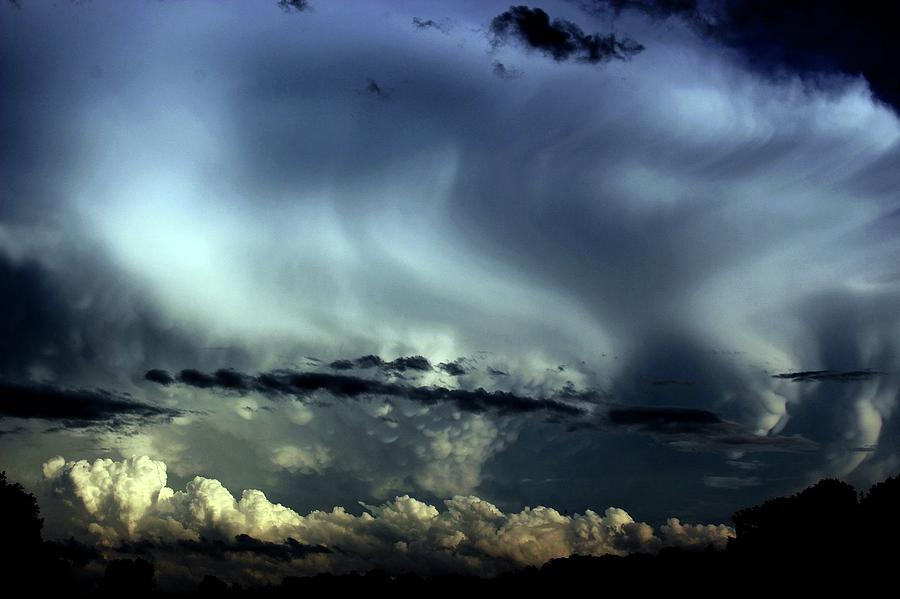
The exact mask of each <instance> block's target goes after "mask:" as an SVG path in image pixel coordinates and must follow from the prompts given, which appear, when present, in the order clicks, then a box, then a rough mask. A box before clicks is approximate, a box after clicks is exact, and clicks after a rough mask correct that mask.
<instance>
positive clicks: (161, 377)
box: [144, 368, 175, 385]
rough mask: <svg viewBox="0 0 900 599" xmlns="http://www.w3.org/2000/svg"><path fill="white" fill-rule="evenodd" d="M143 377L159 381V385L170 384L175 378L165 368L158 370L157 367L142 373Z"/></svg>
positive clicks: (155, 381)
mask: <svg viewBox="0 0 900 599" xmlns="http://www.w3.org/2000/svg"><path fill="white" fill-rule="evenodd" d="M144 378H145V379H147V380H148V381H153V382H154V383H159V384H160V385H171V384H172V383H174V382H175V379H174V378H172V375H171V374H169V373H168V372H166V371H165V370H160V369H158V368H153V369H151V370H148V371H147V373H146V374H145V375H144Z"/></svg>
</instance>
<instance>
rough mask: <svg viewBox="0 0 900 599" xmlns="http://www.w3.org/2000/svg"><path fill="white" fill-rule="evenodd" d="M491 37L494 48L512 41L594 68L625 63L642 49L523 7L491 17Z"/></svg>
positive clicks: (625, 41) (613, 37)
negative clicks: (585, 63) (593, 65)
mask: <svg viewBox="0 0 900 599" xmlns="http://www.w3.org/2000/svg"><path fill="white" fill-rule="evenodd" d="M491 33H492V34H493V35H494V44H495V45H501V44H504V43H506V42H508V41H510V40H513V41H516V42H518V43H520V44H522V45H524V46H525V47H527V48H530V49H534V50H538V51H539V52H542V53H544V54H547V55H549V56H552V57H553V59H554V60H557V61H560V62H562V61H566V60H570V59H574V60H578V61H582V62H589V63H591V64H597V63H600V62H607V61H609V60H612V59H617V60H627V59H629V58H631V57H632V56H634V55H635V54H638V53H640V52H641V50H643V49H644V47H643V46H641V45H640V44H639V43H637V42H636V41H634V40H632V39H630V38H627V37H626V38H621V39H620V38H618V37H616V35H615V34H614V33H610V34H608V35H602V34H600V33H593V34H586V33H585V32H584V31H583V30H582V29H581V27H579V26H578V25H577V24H575V23H573V22H571V21H567V20H565V19H553V21H551V20H550V15H548V14H547V13H546V12H544V11H543V10H541V9H540V8H529V7H527V6H511V7H510V8H509V10H507V11H505V12H503V13H501V14H499V15H497V16H496V17H494V19H493V20H492V21H491Z"/></svg>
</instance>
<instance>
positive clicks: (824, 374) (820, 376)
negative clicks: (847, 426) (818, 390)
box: [772, 370, 884, 383]
mask: <svg viewBox="0 0 900 599" xmlns="http://www.w3.org/2000/svg"><path fill="white" fill-rule="evenodd" d="M882 374H884V373H882V372H878V371H877V370H844V371H839V370H803V371H800V372H783V373H781V374H773V375H772V378H773V379H788V380H791V381H794V382H795V383H805V382H811V381H834V382H839V383H847V382H855V381H868V380H870V379H872V378H874V377H876V376H881V375H882Z"/></svg>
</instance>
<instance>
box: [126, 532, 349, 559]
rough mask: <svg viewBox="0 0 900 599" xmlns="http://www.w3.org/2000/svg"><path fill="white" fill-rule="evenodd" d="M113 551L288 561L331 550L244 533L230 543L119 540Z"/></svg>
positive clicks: (186, 540)
mask: <svg viewBox="0 0 900 599" xmlns="http://www.w3.org/2000/svg"><path fill="white" fill-rule="evenodd" d="M115 550H116V551H117V552H118V553H123V554H131V555H152V554H154V553H156V552H166V553H168V552H173V553H179V554H185V553H187V554H199V555H204V556H207V557H211V558H213V559H219V560H221V559H226V558H228V557H229V555H230V554H235V553H246V554H253V555H258V556H261V557H266V558H269V559H272V560H275V561H280V562H290V561H292V560H295V559H303V558H305V557H308V556H310V555H314V554H321V553H331V552H332V551H331V549H329V548H328V547H325V546H323V545H307V544H304V543H301V542H299V541H297V540H296V539H294V538H291V537H288V538H287V539H285V541H284V542H283V543H273V542H270V541H261V540H259V539H257V538H254V537H251V536H250V535H247V534H239V535H237V536H235V537H234V540H233V541H231V542H226V541H222V540H219V539H207V538H205V537H201V538H200V539H199V540H197V541H195V540H192V539H181V540H177V541H168V542H166V541H149V540H144V541H135V542H131V543H122V544H120V545H118V546H117V547H116V548H115Z"/></svg>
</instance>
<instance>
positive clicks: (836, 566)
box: [0, 473, 900, 598]
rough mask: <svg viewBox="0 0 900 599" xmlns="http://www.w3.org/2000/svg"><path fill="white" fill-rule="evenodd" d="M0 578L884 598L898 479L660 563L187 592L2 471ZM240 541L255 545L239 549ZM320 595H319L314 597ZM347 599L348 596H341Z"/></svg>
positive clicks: (55, 586) (272, 590)
mask: <svg viewBox="0 0 900 599" xmlns="http://www.w3.org/2000/svg"><path fill="white" fill-rule="evenodd" d="M0 508H2V512H0V513H2V517H3V534H2V536H0V576H2V581H3V586H4V591H5V592H4V596H8V597H20V596H38V595H39V594H44V593H53V592H56V593H60V592H62V593H65V596H67V597H71V596H86V597H129V598H130V597H185V596H193V597H298V598H299V597H313V596H329V595H333V594H334V593H340V594H341V595H342V596H343V594H344V593H363V592H364V593H368V594H371V593H376V594H380V593H388V594H389V595H387V596H398V595H399V596H416V597H428V596H441V597H444V596H447V597H449V596H457V597H459V596H461V595H463V594H465V593H473V592H477V593H485V594H487V593H518V594H525V595H529V596H531V595H544V596H546V595H549V594H551V593H558V592H560V591H563V592H584V591H585V590H587V591H589V592H591V593H592V594H594V593H597V594H606V593H613V592H616V593H618V592H627V593H641V594H642V593H660V594H662V593H679V594H680V593H689V594H690V596H717V597H721V596H723V595H725V594H728V593H731V592H734V591H740V592H741V593H742V594H745V593H748V592H757V593H761V592H768V593H771V592H784V591H790V592H807V593H808V592H824V591H826V590H828V591H831V592H834V591H835V590H840V589H850V588H852V589H854V590H856V591H860V590H867V589H871V590H876V589H877V590H881V591H882V592H883V591H884V590H887V589H889V588H891V586H892V580H893V572H892V570H891V569H890V568H893V567H895V566H896V564H897V558H898V557H900V550H898V544H900V511H898V510H900V476H897V477H893V478H889V479H887V480H885V481H884V482H881V483H878V484H876V485H874V486H872V487H871V488H870V489H869V491H868V492H866V493H862V494H858V493H857V492H856V490H855V489H854V488H853V487H852V486H850V485H848V484H847V483H845V482H841V481H839V480H836V479H825V480H822V481H820V482H818V483H817V484H816V485H814V486H812V487H809V488H807V489H805V490H803V491H802V492H800V493H797V494H796V495H792V496H790V497H778V498H775V499H770V500H768V501H766V502H764V503H762V504H761V505H758V506H755V507H751V508H748V509H744V510H741V511H738V512H737V513H735V514H734V516H733V517H732V520H733V522H734V527H735V533H736V537H735V538H733V539H731V540H730V541H729V543H728V546H727V547H726V549H725V550H722V551H716V550H713V549H712V548H711V547H709V548H707V549H706V550H703V551H686V550H681V549H664V550H662V551H661V552H660V553H658V554H657V555H646V554H633V555H629V556H626V557H617V556H611V555H606V556H601V557H592V556H581V555H573V556H570V557H568V558H561V559H554V560H551V561H549V562H547V563H546V564H544V565H543V566H542V567H540V568H534V567H528V568H524V569H520V570H516V571H512V572H509V573H506V574H502V575H500V576H497V577H495V578H477V577H465V576H459V575H448V576H438V577H430V578H423V577H420V576H416V575H413V574H403V575H399V576H390V575H388V574H387V573H385V572H382V571H373V572H368V573H365V574H357V573H351V574H347V575H341V576H334V575H330V574H319V575H316V576H311V577H294V576H288V577H285V578H284V579H283V581H282V582H281V584H280V585H278V586H264V587H258V588H242V587H240V586H239V585H237V584H229V582H227V581H225V580H223V579H220V578H217V577H214V576H206V577H205V578H204V579H203V580H202V581H201V582H200V583H199V584H198V585H196V586H194V587H193V588H184V589H178V590H177V591H172V590H169V591H163V590H161V589H159V588H157V585H156V579H155V568H154V565H153V563H152V562H151V561H147V560H145V559H142V558H137V559H109V560H107V559H106V558H104V556H103V554H102V553H101V552H100V551H99V550H98V549H97V548H94V547H89V546H86V545H83V544H81V543H78V542H76V541H74V540H69V541H63V542H59V541H44V540H43V539H42V537H41V529H42V527H43V520H42V519H41V517H40V508H39V506H38V504H37V501H36V500H35V498H34V496H33V495H31V494H29V493H27V492H26V491H25V489H24V488H23V487H22V486H21V485H19V484H17V483H10V482H8V481H7V480H6V475H5V473H0ZM243 542H244V543H245V544H246V543H254V542H255V543H260V542H259V541H255V540H253V539H249V537H248V538H246V539H243ZM323 594H324V595H323ZM348 596H353V595H348Z"/></svg>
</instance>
